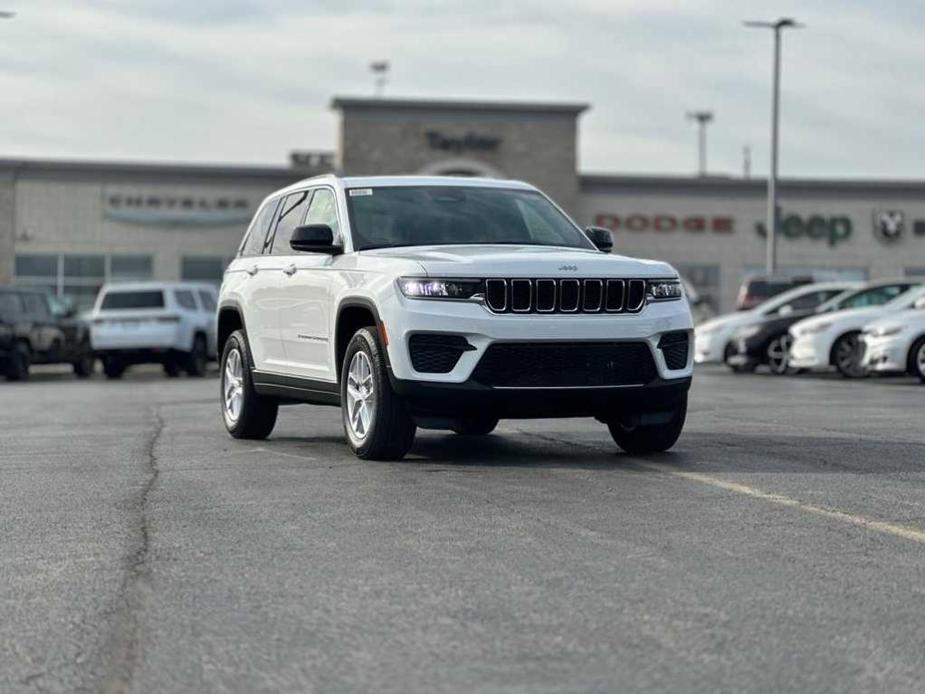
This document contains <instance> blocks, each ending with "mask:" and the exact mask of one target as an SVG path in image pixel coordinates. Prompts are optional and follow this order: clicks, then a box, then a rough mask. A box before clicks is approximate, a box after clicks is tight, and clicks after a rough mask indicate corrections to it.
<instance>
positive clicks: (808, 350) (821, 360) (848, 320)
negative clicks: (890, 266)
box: [790, 287, 925, 378]
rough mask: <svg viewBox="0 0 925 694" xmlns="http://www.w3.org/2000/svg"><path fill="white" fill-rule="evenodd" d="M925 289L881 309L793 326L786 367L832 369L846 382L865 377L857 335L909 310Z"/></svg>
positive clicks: (837, 313) (830, 315) (840, 313)
mask: <svg viewBox="0 0 925 694" xmlns="http://www.w3.org/2000/svg"><path fill="white" fill-rule="evenodd" d="M923 296H925V288H923V287H914V288H912V289H909V290H907V291H905V292H903V293H902V294H900V295H899V296H897V297H896V298H895V299H893V300H892V301H889V302H887V303H886V304H884V305H883V306H870V307H866V308H855V309H848V310H845V311H835V312H834V313H826V314H824V315H819V316H813V317H812V318H807V319H805V320H801V321H800V322H798V323H794V324H793V325H792V326H791V328H790V335H791V337H792V338H793V344H792V345H791V346H790V365H791V366H792V367H794V368H796V369H809V370H826V369H829V368H830V367H832V366H834V367H835V368H836V369H838V372H839V373H840V374H841V375H842V376H845V377H847V378H859V377H861V376H863V375H864V374H865V369H864V367H863V366H862V365H861V356H862V345H861V340H860V336H861V331H862V330H863V329H864V326H866V325H867V324H868V323H871V322H872V321H875V320H877V319H879V318H884V317H889V316H892V315H894V314H896V313H899V312H900V311H905V310H907V309H910V308H912V307H913V305H914V304H915V303H916V301H917V300H918V299H919V298H920V297H923Z"/></svg>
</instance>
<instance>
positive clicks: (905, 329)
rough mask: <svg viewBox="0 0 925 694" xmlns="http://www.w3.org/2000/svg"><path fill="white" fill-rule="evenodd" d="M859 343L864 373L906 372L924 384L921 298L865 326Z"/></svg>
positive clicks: (923, 308)
mask: <svg viewBox="0 0 925 694" xmlns="http://www.w3.org/2000/svg"><path fill="white" fill-rule="evenodd" d="M861 343H862V345H863V351H864V356H863V358H862V360H861V366H863V367H864V368H865V369H866V370H867V371H868V372H871V373H909V374H911V375H913V376H918V377H919V378H920V379H921V380H922V382H923V383H925V296H922V297H920V298H919V299H917V300H916V302H915V304H914V305H913V308H911V309H908V310H906V311H899V312H897V313H893V314H891V315H889V316H886V317H885V318H880V319H879V320H875V321H874V322H872V323H868V324H867V325H866V326H865V327H864V332H863V333H862V334H861Z"/></svg>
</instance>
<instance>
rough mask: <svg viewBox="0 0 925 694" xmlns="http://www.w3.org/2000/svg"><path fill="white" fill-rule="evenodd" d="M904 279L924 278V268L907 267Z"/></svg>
mask: <svg viewBox="0 0 925 694" xmlns="http://www.w3.org/2000/svg"><path fill="white" fill-rule="evenodd" d="M905 273H906V277H919V278H922V277H925V267H907V268H906V269H905Z"/></svg>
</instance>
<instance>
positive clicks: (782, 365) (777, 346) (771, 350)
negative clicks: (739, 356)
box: [765, 333, 796, 376]
mask: <svg viewBox="0 0 925 694" xmlns="http://www.w3.org/2000/svg"><path fill="white" fill-rule="evenodd" d="M792 342H793V338H791V337H790V335H788V334H786V333H785V334H784V335H779V336H778V337H775V338H774V339H773V340H771V341H770V342H769V343H768V348H767V351H766V353H765V356H766V357H767V359H768V368H769V369H770V370H771V373H772V374H775V375H777V376H787V375H790V374H793V373H796V369H794V368H793V367H792V366H790V345H791V344H792Z"/></svg>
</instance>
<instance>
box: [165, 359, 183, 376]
mask: <svg viewBox="0 0 925 694" xmlns="http://www.w3.org/2000/svg"><path fill="white" fill-rule="evenodd" d="M164 375H165V376H167V378H176V377H177V376H179V375H180V365H179V364H177V363H176V362H175V361H169V362H167V363H166V364H164Z"/></svg>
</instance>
